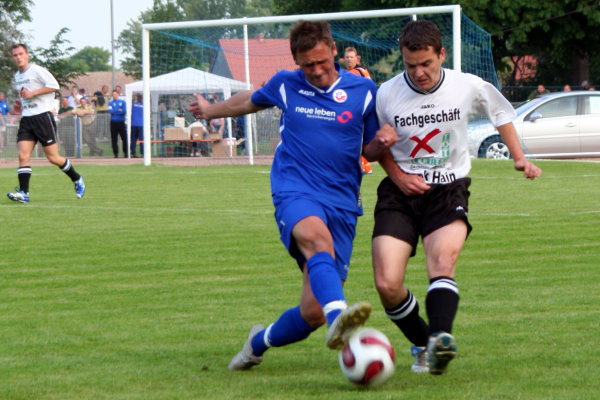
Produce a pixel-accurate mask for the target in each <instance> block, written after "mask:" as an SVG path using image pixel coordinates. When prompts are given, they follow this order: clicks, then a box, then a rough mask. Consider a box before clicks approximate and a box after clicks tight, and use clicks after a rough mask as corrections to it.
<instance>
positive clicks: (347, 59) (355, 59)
mask: <svg viewBox="0 0 600 400" xmlns="http://www.w3.org/2000/svg"><path fill="white" fill-rule="evenodd" d="M344 63H345V64H346V70H347V71H349V72H352V73H353V74H354V75H358V76H362V77H363V78H369V79H371V74H369V71H368V70H367V69H366V68H364V67H361V66H360V56H359V55H358V52H357V51H356V48H354V47H346V49H344Z"/></svg>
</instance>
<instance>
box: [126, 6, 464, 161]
mask: <svg viewBox="0 0 600 400" xmlns="http://www.w3.org/2000/svg"><path fill="white" fill-rule="evenodd" d="M450 13H451V14H452V41H453V45H452V51H453V57H452V60H453V66H452V68H453V69H454V70H457V71H460V70H461V8H460V5H458V4H456V5H446V6H431V7H411V8H395V9H388V10H369V11H348V12H338V13H321V14H304V15H284V16H272V17H253V18H234V19H213V20H205V21H182V22H165V23H152V24H142V80H143V82H144V85H143V87H144V89H143V102H144V111H143V115H144V165H150V164H151V151H152V150H151V129H152V128H151V110H150V107H151V106H150V32H152V31H156V30H166V29H185V28H206V27H211V26H231V25H242V26H243V27H244V51H245V61H244V67H245V74H246V85H247V87H248V89H250V73H249V62H248V59H249V57H248V30H247V27H248V25H255V24H267V23H293V22H296V21H298V20H301V19H302V20H306V21H315V20H319V21H320V20H325V21H331V20H339V19H360V18H376V17H396V16H412V17H413V19H416V18H417V16H418V15H423V14H450ZM199 89H200V88H199ZM129 103H130V102H128V103H127V109H128V113H127V115H128V117H127V118H128V120H129V124H128V129H127V131H128V142H129V141H130V140H131V132H130V129H131V128H130V127H131V104H129ZM249 118H250V116H248V115H247V116H246V126H247V127H248V129H249V130H248V132H247V135H248V137H247V141H246V143H247V146H248V164H250V165H253V164H254V157H253V144H252V142H253V141H252V130H251V126H252V125H251V124H250V122H249ZM229 123H230V122H229Z"/></svg>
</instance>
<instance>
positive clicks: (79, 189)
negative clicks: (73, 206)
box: [75, 176, 85, 199]
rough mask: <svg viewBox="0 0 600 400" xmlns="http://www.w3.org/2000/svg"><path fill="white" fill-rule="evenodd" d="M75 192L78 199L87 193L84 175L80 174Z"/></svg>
mask: <svg viewBox="0 0 600 400" xmlns="http://www.w3.org/2000/svg"><path fill="white" fill-rule="evenodd" d="M75 193H76V195H77V198H78V199H80V198H82V197H83V195H84V194H85V183H83V176H79V179H77V180H76V181H75Z"/></svg>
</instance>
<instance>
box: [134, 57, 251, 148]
mask: <svg viewBox="0 0 600 400" xmlns="http://www.w3.org/2000/svg"><path fill="white" fill-rule="evenodd" d="M247 89H248V86H247V84H246V83H245V82H241V81H236V80H233V79H230V78H226V77H223V76H219V75H215V74H211V73H209V72H205V71H200V70H199V69H195V68H191V67H188V68H183V69H180V70H178V71H174V72H169V73H167V74H164V75H159V76H155V77H154V78H150V104H151V110H152V113H153V114H154V113H156V112H158V98H159V96H160V95H166V94H194V93H219V94H221V95H222V98H223V99H228V98H229V97H231V92H238V91H240V90H247ZM143 91H144V81H143V80H142V81H137V82H133V83H129V84H127V85H125V96H126V104H127V122H128V124H127V137H128V140H127V142H128V143H129V142H130V140H131V105H132V104H133V102H132V99H133V94H134V93H140V94H141V93H142V92H143ZM144 104H148V103H147V101H146V99H144ZM154 125H155V127H154V128H155V129H153V131H156V130H157V129H158V121H156V122H155V123H154ZM227 126H228V128H229V132H231V120H230V119H229V118H228V119H227ZM144 140H147V139H146V138H144ZM128 152H129V150H128Z"/></svg>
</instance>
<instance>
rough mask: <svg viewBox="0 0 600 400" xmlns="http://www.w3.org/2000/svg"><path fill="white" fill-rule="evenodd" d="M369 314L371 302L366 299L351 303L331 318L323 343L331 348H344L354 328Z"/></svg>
mask: <svg viewBox="0 0 600 400" xmlns="http://www.w3.org/2000/svg"><path fill="white" fill-rule="evenodd" d="M369 315H371V304H369V303H367V302H366V301H362V302H359V303H355V304H352V305H351V306H349V307H348V308H346V309H344V310H342V312H341V313H340V314H339V315H338V316H337V317H336V318H335V319H334V320H333V323H332V324H331V326H330V327H329V329H328V330H327V336H326V338H325V344H326V345H327V347H329V348H330V349H333V350H341V349H343V348H344V346H345V345H346V343H348V339H349V338H350V335H351V334H352V331H354V329H355V328H357V327H359V326H361V325H363V324H364V323H365V322H366V321H367V319H369Z"/></svg>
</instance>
